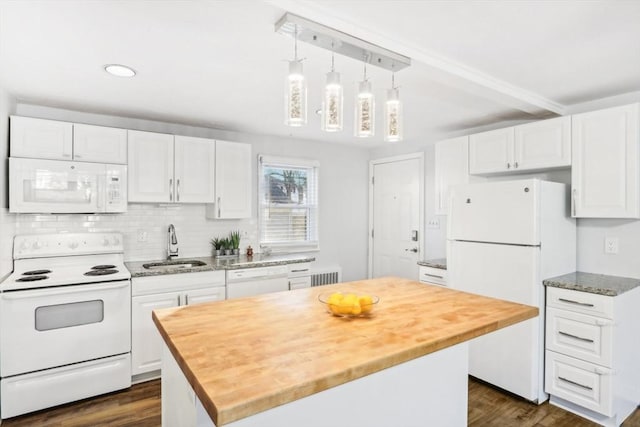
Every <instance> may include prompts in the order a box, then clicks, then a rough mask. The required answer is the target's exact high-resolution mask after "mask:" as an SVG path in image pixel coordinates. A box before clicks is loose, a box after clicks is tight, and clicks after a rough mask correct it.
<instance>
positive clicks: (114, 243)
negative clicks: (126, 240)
mask: <svg viewBox="0 0 640 427" xmlns="http://www.w3.org/2000/svg"><path fill="white" fill-rule="evenodd" d="M119 244H120V238H118V237H114V238H113V246H117V245H119Z"/></svg>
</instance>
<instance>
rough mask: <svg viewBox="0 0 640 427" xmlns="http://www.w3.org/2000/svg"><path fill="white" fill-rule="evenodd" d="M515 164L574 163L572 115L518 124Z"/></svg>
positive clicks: (524, 166) (546, 165)
mask: <svg viewBox="0 0 640 427" xmlns="http://www.w3.org/2000/svg"><path fill="white" fill-rule="evenodd" d="M513 154H514V158H513V165H512V166H513V168H514V169H516V170H531V169H546V168H557V167H565V166H571V116H566V117H558V118H555V119H550V120H542V121H539V122H535V123H529V124H526V125H520V126H516V127H515V143H514V151H513Z"/></svg>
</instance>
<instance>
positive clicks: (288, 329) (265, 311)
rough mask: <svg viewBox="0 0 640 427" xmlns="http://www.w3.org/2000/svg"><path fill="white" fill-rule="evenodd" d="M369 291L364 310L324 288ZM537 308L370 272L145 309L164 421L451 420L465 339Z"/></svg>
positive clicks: (460, 402) (461, 407)
mask: <svg viewBox="0 0 640 427" xmlns="http://www.w3.org/2000/svg"><path fill="white" fill-rule="evenodd" d="M340 290H352V291H354V292H355V293H358V294H374V295H378V296H379V297H380V303H379V304H378V306H377V307H376V308H375V310H374V314H373V316H372V317H370V318H356V319H344V318H339V317H335V316H332V315H329V314H328V313H326V312H325V307H324V306H322V305H321V304H320V303H319V302H318V295H319V294H320V293H325V292H329V293H330V292H335V291H340ZM537 313H538V310H537V308H534V307H529V306H525V305H521V304H515V303H510V302H506V301H501V300H496V299H492V298H486V297H481V296H477V295H473V294H468V293H463V292H458V291H453V290H450V289H446V288H442V287H438V286H429V285H424V284H420V283H419V282H415V281H412V280H407V279H400V278H380V279H372V280H363V281H358V282H350V283H341V284H336V285H329V286H323V287H314V288H310V289H301V290H297V291H293V292H279V293H274V294H267V295H261V296H257V297H250V298H239V299H235V300H227V301H220V302H214V303H210V304H203V305H198V306H193V307H180V308H172V309H164V310H158V311H154V314H153V319H154V322H155V323H156V325H157V327H158V329H159V331H160V333H161V335H162V337H163V339H164V341H165V344H166V345H165V353H164V355H163V378H162V382H163V383H162V390H163V391H162V405H163V425H164V426H174V425H180V426H195V425H198V426H200V425H202V426H205V425H209V426H211V425H216V426H223V425H229V426H272V425H273V426H288V425H292V426H294V425H305V426H313V425H317V426H326V425H351V426H361V425H363V426H364V425H367V426H383V425H384V426H388V425H402V426H411V425H438V426H463V425H466V417H467V367H468V360H467V357H468V356H467V344H466V341H468V340H470V339H472V338H475V337H477V336H480V335H484V334H487V333H490V332H492V331H495V330H497V329H501V328H504V327H507V326H509V325H512V324H514V323H518V322H521V321H523V320H526V319H529V318H532V317H535V316H536V315H537Z"/></svg>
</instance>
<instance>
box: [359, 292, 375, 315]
mask: <svg viewBox="0 0 640 427" xmlns="http://www.w3.org/2000/svg"><path fill="white" fill-rule="evenodd" d="M358 300H359V301H358V302H359V303H360V309H361V310H362V312H363V313H369V312H371V310H373V298H371V296H370V295H362V296H360V298H359V299H358Z"/></svg>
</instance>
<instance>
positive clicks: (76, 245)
mask: <svg viewBox="0 0 640 427" xmlns="http://www.w3.org/2000/svg"><path fill="white" fill-rule="evenodd" d="M68 246H69V248H70V249H75V248H77V247H78V242H75V241H71V242H69V244H68Z"/></svg>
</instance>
